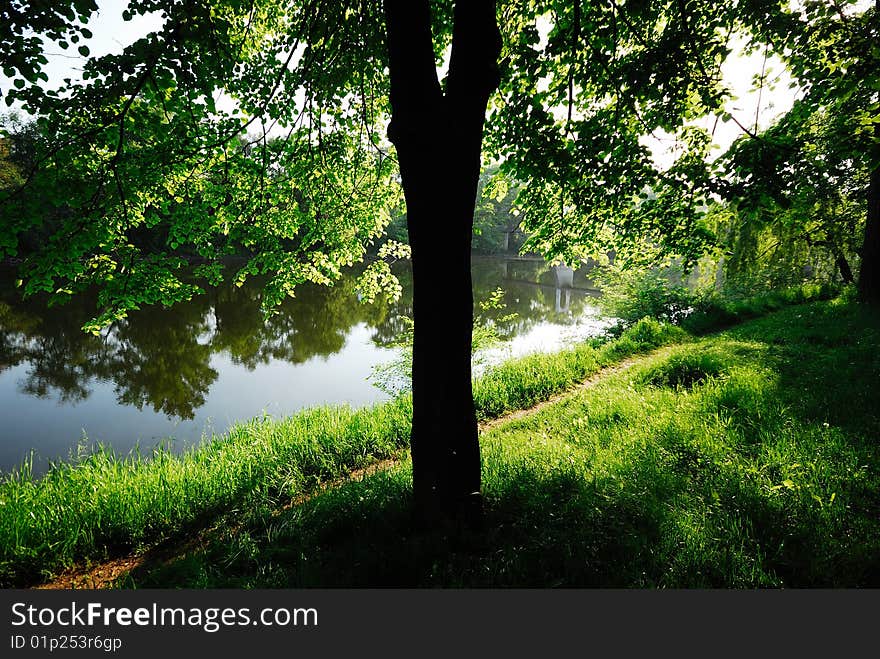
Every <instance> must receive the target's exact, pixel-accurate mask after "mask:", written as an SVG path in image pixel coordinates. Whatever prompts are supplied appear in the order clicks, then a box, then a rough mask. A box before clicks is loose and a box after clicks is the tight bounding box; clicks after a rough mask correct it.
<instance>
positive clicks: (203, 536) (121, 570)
mask: <svg viewBox="0 0 880 659" xmlns="http://www.w3.org/2000/svg"><path fill="white" fill-rule="evenodd" d="M668 349H669V348H668V347H667V348H659V349H657V350H655V351H653V352H650V353H648V354H644V355H637V356H634V357H629V358H627V359H625V360H623V361H621V362H618V363H617V364H614V365H613V366H608V367H606V368H603V369H601V370H599V371H597V372H596V373H594V374H593V375H591V376H590V377H588V378H587V379H586V380H584V381H583V382H581V383H580V384H578V385H576V386H575V387H573V388H572V389H566V390H565V391H563V392H560V393H558V394H554V395H553V396H551V397H550V398H548V399H547V400H544V401H541V402H540V403H536V404H535V405H533V406H531V407H527V408H525V409H522V410H515V411H513V412H509V413H507V414H505V415H503V416H500V417H498V418H496V419H491V420H489V421H483V422H481V423H480V424H479V428H480V432H481V433H483V432H486V431H488V430H491V429H492V428H495V427H497V426H500V425H502V424H504V423H507V422H509V421H515V420H517V419H522V418H524V417H527V416H530V415H532V414H535V413H536V412H538V411H540V410H542V409H544V408H545V407H548V406H550V405H553V404H554V403H557V402H558V401H560V400H562V399H564V398H568V397H570V396H573V395H575V394H577V393H578V392H579V391H583V390H584V389H589V388H590V387H592V386H593V385H595V384H596V383H597V382H599V381H600V380H602V379H604V378H607V377H609V376H611V375H614V374H617V373H621V372H623V371H626V370H628V369H629V368H631V367H632V366H633V365H634V364H635V363H637V362H639V361H641V360H643V359H646V358H647V357H650V356H653V355H656V354H659V353H660V352H661V351H664V350H668ZM400 462H401V459H388V460H381V461H379V462H376V463H373V464H371V465H368V466H366V467H364V468H362V469H357V470H355V471H352V472H351V473H349V474H347V475H346V476H345V477H343V478H337V479H333V480H330V481H327V482H325V483H322V484H321V485H320V486H318V487H317V488H316V489H314V490H312V491H311V492H308V493H305V494H301V495H298V496H296V497H294V498H293V499H291V500H290V501H289V502H288V503H286V504H284V505H283V506H281V507H280V508H279V509H278V511H277V514H280V513H282V512H283V511H285V510H288V509H290V508H292V507H294V506H298V505H301V504H303V503H305V502H306V501H308V500H309V499H311V498H313V497H315V496H317V495H318V494H320V493H321V492H323V491H325V490H327V489H330V488H333V487H339V486H340V485H343V484H344V483H347V482H350V481H357V480H363V479H364V478H367V477H369V476H371V475H372V474H375V473H377V472H380V471H384V470H386V469H390V468H391V467H394V466H396V465H397V464H400ZM215 530H216V529H215V528H213V527H209V528H205V529H203V530H202V531H200V532H198V533H197V534H196V535H195V536H194V537H190V538H188V539H186V540H180V539H179V538H178V539H172V540H169V541H166V542H163V543H161V544H159V545H157V546H156V547H153V548H151V549H149V550H147V551H145V552H142V553H139V554H130V555H128V556H123V557H120V558H114V559H111V560H108V561H104V562H101V563H97V564H94V565H91V566H87V567H75V568H72V569H70V570H66V571H65V572H62V573H61V574H60V575H58V576H57V577H55V578H54V579H52V580H51V581H48V582H46V583H43V584H39V585H37V586H34V588H35V589H46V590H51V589H71V588H83V589H100V588H110V587H112V586H113V584H114V583H115V582H116V581H117V580H118V579H119V578H120V577H122V576H124V575H125V574H127V573H128V572H131V571H132V570H134V569H135V568H139V567H142V566H144V565H161V564H165V563H168V562H170V561H172V560H173V559H176V558H178V557H179V556H182V555H184V554H187V553H189V552H192V551H194V550H197V549H198V548H200V547H202V546H205V545H206V544H207V540H208V537H209V535H210V534H211V532H212V531H215Z"/></svg>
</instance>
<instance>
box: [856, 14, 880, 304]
mask: <svg viewBox="0 0 880 659" xmlns="http://www.w3.org/2000/svg"><path fill="white" fill-rule="evenodd" d="M878 4H880V3H878ZM873 156H874V158H873V167H874V168H873V170H872V171H871V181H870V183H869V185H868V216H867V219H866V221H865V239H864V242H863V243H862V253H861V256H862V265H861V268H860V269H859V299H860V300H861V301H862V302H865V303H867V304H872V305H875V306H880V124H874V149H873Z"/></svg>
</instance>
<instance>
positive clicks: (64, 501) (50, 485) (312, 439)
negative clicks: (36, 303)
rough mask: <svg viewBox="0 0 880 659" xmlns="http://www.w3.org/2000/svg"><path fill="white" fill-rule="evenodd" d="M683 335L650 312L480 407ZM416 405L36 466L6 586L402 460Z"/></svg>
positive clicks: (497, 386) (16, 506)
mask: <svg viewBox="0 0 880 659" xmlns="http://www.w3.org/2000/svg"><path fill="white" fill-rule="evenodd" d="M684 337H685V334H684V332H682V331H681V330H679V329H678V328H674V327H670V326H667V325H663V324H660V323H657V322H656V321H652V320H644V321H641V322H639V323H637V324H636V325H634V326H633V327H632V328H630V329H629V330H627V332H625V333H624V334H623V335H622V336H621V337H620V338H618V339H616V340H615V341H613V342H611V343H608V344H605V345H602V346H592V345H581V346H577V347H575V348H573V349H570V350H566V351H563V352H560V353H558V354H555V355H551V356H531V357H525V358H523V359H518V360H512V361H510V362H508V363H505V364H503V365H501V366H499V367H497V368H494V369H492V370H490V371H489V372H488V373H487V374H486V375H485V376H484V377H483V378H481V379H480V380H479V381H478V382H477V383H476V385H475V398H476V406H477V410H478V415H479V417H480V418H481V419H488V418H493V417H496V416H498V415H500V414H503V413H504V412H506V411H509V410H511V409H518V408H519V407H525V406H528V405H530V404H532V403H535V402H537V401H539V400H542V399H544V398H546V397H548V396H550V395H552V394H554V393H558V392H559V391H562V390H564V389H566V388H568V387H570V386H571V385H573V384H574V383H576V382H578V381H580V380H582V379H583V378H585V377H587V376H588V375H590V374H592V373H595V372H596V371H597V370H599V369H600V368H601V367H602V366H603V365H606V364H609V363H613V362H614V361H618V360H620V359H623V358H625V357H627V356H629V355H632V354H635V353H638V352H645V351H648V350H651V349H652V348H655V347H657V346H660V345H664V344H666V343H669V342H672V341H678V340H682V339H683V338H684ZM411 408H412V406H411V402H410V399H409V398H408V397H402V398H400V399H398V400H395V401H392V402H390V403H386V404H382V405H378V406H375V407H371V408H365V409H360V410H352V409H350V408H348V407H322V408H315V409H310V410H306V411H304V412H301V413H299V414H296V415H293V416H291V417H289V418H286V419H282V420H275V419H258V420H253V421H250V422H248V423H244V424H241V425H239V426H236V427H235V428H233V429H232V430H231V431H229V432H228V433H227V434H226V435H224V436H221V437H214V438H212V440H211V441H210V442H207V443H205V444H203V445H202V446H200V447H198V448H197V449H195V450H192V451H189V452H187V453H184V454H183V455H180V456H175V455H172V454H170V453H168V452H162V451H157V452H154V453H153V454H152V455H150V456H140V455H132V456H126V457H120V456H117V455H115V454H114V453H112V452H111V451H109V450H99V451H97V452H96V453H93V454H91V455H88V456H86V457H85V458H83V459H81V460H80V461H78V462H76V463H60V464H57V465H55V466H54V467H53V468H52V469H51V470H50V471H49V472H48V474H46V475H45V476H44V477H42V478H35V477H33V476H32V474H31V472H30V469H29V468H28V466H27V465H25V466H24V467H23V468H21V469H19V470H17V471H15V472H13V473H12V474H10V475H8V476H7V477H5V479H4V480H3V482H2V483H0V512H2V514H0V585H25V584H31V583H35V582H38V581H41V580H44V579H46V578H49V577H50V576H51V575H52V574H55V573H57V572H58V571H59V570H61V569H62V568H64V567H66V566H70V565H72V564H74V563H77V562H79V563H81V562H83V561H86V560H101V559H104V558H107V557H110V556H114V555H120V554H124V553H126V552H129V551H132V550H141V549H144V548H145V547H149V546H151V545H155V544H156V543H158V542H160V541H162V540H164V539H166V538H169V537H173V536H175V535H181V534H182V533H184V532H187V531H189V530H192V529H194V528H199V527H201V526H204V525H205V524H208V523H209V522H210V521H211V519H212V518H213V517H215V516H216V515H218V514H220V513H222V512H224V511H227V510H229V509H230V508H234V509H235V510H240V509H243V508H248V507H253V506H259V505H263V504H266V505H271V503H272V502H277V501H282V500H289V499H290V498H291V497H295V496H297V495H299V494H301V493H303V492H308V491H309V490H311V489H314V487H315V486H316V485H317V484H319V483H321V482H326V481H328V480H332V479H334V478H337V477H339V476H342V475H344V474H348V473H349V472H350V471H352V470H354V469H357V468H359V467H363V466H365V465H367V464H369V463H371V462H375V461H377V460H381V459H383V458H389V457H402V456H403V455H404V454H405V452H406V447H407V446H408V444H409V431H410V420H411V413H412V409H411Z"/></svg>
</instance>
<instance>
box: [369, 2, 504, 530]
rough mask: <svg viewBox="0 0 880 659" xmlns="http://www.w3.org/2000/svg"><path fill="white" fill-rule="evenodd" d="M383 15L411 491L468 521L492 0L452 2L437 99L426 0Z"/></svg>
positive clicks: (474, 506)
mask: <svg viewBox="0 0 880 659" xmlns="http://www.w3.org/2000/svg"><path fill="white" fill-rule="evenodd" d="M385 17H386V22H387V29H388V52H389V65H390V66H389V68H390V75H391V108H392V116H391V124H390V126H389V128H388V135H389V138H390V139H391V141H392V142H393V143H394V145H395V147H396V149H397V156H398V160H399V162H400V173H401V179H402V182H403V191H404V196H405V198H406V208H407V225H408V229H409V241H410V246H411V247H412V265H413V316H414V318H413V319H414V321H415V327H414V344H413V372H412V376H413V377H412V382H413V426H412V438H411V447H412V460H413V490H414V494H415V498H416V504H417V506H418V508H419V509H420V511H421V512H422V513H423V514H425V515H427V516H433V515H435V514H442V515H450V514H453V515H454V514H456V513H458V512H462V513H464V514H467V515H471V514H478V513H479V509H480V449H479V443H478V438H477V422H476V416H475V413H474V403H473V396H472V393H471V333H472V329H473V292H472V289H471V269H470V266H471V263H470V254H471V252H470V250H471V234H472V229H473V216H474V205H475V202H476V193H477V182H478V179H479V175H480V153H481V146H482V139H483V122H484V120H485V113H486V104H487V102H488V99H489V95H490V94H491V93H492V92H493V91H494V90H495V88H496V87H497V85H498V69H497V58H498V55H499V52H500V47H501V41H500V35H499V32H498V27H497V24H496V19H495V2H494V0H466V1H459V2H457V3H456V5H455V14H454V19H455V24H454V28H453V42H452V56H451V61H450V69H449V77H448V78H447V84H446V91H445V93H444V92H443V90H442V89H441V86H440V83H439V81H438V79H437V73H436V64H435V60H434V51H433V44H432V37H431V27H430V7H429V2H428V0H386V2H385ZM440 228H442V231H438V229H440ZM438 234H440V235H443V236H445V238H444V240H442V241H440V240H437V238H436V236H437V235H438Z"/></svg>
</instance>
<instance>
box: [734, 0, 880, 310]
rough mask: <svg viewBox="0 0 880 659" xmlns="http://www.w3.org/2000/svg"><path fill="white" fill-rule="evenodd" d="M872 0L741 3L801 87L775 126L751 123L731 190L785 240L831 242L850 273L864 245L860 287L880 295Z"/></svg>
mask: <svg viewBox="0 0 880 659" xmlns="http://www.w3.org/2000/svg"><path fill="white" fill-rule="evenodd" d="M865 5H866V3H865V2H859V0H839V1H838V0H826V1H823V0H808V1H807V2H803V3H797V4H793V5H789V3H787V2H778V1H777V2H757V1H754V2H746V3H744V4H743V9H744V22H745V23H747V24H748V25H750V27H751V30H752V32H753V34H754V36H755V40H756V44H758V45H759V46H760V45H763V47H765V48H766V49H767V50H766V52H770V53H775V54H776V55H777V56H779V57H780V58H782V60H783V61H784V62H785V63H786V64H787V65H788V67H789V69H790V70H791V73H792V76H793V78H794V80H795V83H796V84H798V85H799V86H800V87H801V88H802V90H803V96H802V98H801V99H800V100H798V101H797V102H796V103H795V104H794V107H792V109H791V110H790V111H789V112H788V113H787V114H786V115H785V116H784V117H782V118H781V119H780V120H779V121H778V122H777V123H776V124H775V125H774V126H772V127H771V128H770V129H768V130H767V131H765V132H763V133H760V134H758V132H757V129H755V130H750V129H749V128H748V127H746V126H743V129H744V132H745V133H746V134H745V135H744V137H743V138H742V139H741V140H740V141H739V142H738V143H737V144H735V145H734V147H733V149H732V151H731V154H730V156H729V159H728V160H727V162H728V163H729V164H730V168H729V170H728V173H729V174H730V175H731V176H732V182H733V186H732V188H731V189H729V190H728V191H729V192H730V193H732V196H733V197H734V198H736V199H737V200H738V201H739V203H740V206H742V207H744V208H745V209H746V211H758V214H757V215H756V216H757V217H761V216H763V217H764V218H769V219H770V222H772V223H775V224H776V226H777V227H778V228H779V229H782V230H783V231H782V234H783V239H784V240H791V239H794V240H801V241H803V242H805V243H806V244H807V245H809V246H811V247H819V248H822V249H825V250H827V252H828V253H829V254H830V255H831V257H832V258H833V260H834V263H835V264H836V267H837V269H838V272H839V274H840V276H841V278H842V279H843V280H847V281H852V280H854V279H855V275H854V273H853V272H852V267H851V266H850V263H849V259H848V257H847V255H848V254H852V253H854V252H856V251H857V252H858V254H859V257H860V268H859V273H858V289H859V295H860V297H861V299H863V300H864V301H866V302H870V303H880V92H878V89H880V51H878V49H877V43H878V42H880V1H878V0H875V1H874V3H873V6H868V7H866V6H865ZM859 215H860V217H859ZM758 224H759V225H760V224H765V225H766V223H763V222H761V221H759V222H758ZM753 230H754V227H752V226H748V225H747V226H746V231H747V232H752V231H753ZM855 241H859V243H858V244H857V245H854V244H853V243H854V242H855Z"/></svg>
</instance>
